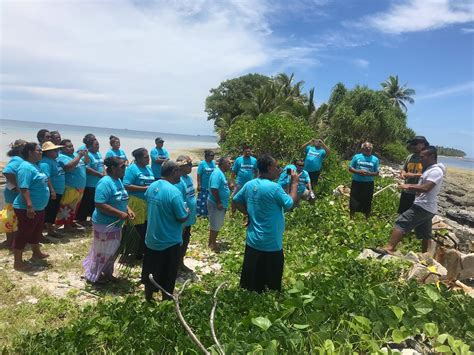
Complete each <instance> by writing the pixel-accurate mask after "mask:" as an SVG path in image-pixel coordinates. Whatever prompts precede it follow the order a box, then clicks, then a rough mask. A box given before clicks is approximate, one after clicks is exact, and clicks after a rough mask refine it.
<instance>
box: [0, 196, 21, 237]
mask: <svg viewBox="0 0 474 355" xmlns="http://www.w3.org/2000/svg"><path fill="white" fill-rule="evenodd" d="M17 230H18V218H17V217H16V214H15V210H14V209H13V204H11V203H6V204H5V206H4V207H3V210H1V211H0V233H13V232H16V231H17Z"/></svg>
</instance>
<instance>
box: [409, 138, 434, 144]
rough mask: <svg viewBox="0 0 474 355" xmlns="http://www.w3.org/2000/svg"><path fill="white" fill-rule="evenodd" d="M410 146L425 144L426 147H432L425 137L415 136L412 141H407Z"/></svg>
mask: <svg viewBox="0 0 474 355" xmlns="http://www.w3.org/2000/svg"><path fill="white" fill-rule="evenodd" d="M407 143H408V144H416V143H425V145H430V143H428V141H427V140H426V138H425V136H415V137H414V138H412V139H409V140H408V141H407Z"/></svg>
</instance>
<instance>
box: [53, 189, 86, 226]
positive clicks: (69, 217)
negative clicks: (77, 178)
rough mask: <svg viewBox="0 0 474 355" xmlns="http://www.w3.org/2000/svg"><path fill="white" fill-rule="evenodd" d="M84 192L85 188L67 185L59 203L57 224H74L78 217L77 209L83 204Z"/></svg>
mask: <svg viewBox="0 0 474 355" xmlns="http://www.w3.org/2000/svg"><path fill="white" fill-rule="evenodd" d="M83 194H84V189H77V188H75V187H71V186H66V189H65V190H64V193H63V196H62V197H61V202H60V203H59V210H58V213H57V215H56V222H55V224H57V225H63V224H72V222H73V221H74V219H76V214H77V210H78V209H79V205H80V204H81V200H82V195H83Z"/></svg>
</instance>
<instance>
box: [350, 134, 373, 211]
mask: <svg viewBox="0 0 474 355" xmlns="http://www.w3.org/2000/svg"><path fill="white" fill-rule="evenodd" d="M361 148H362V153H359V154H356V155H354V157H353V158H352V160H351V162H350V164H349V171H350V172H351V173H352V184H351V196H350V201H349V211H350V216H351V218H352V217H354V213H355V212H362V213H364V214H365V217H366V218H369V216H370V212H371V210H372V197H373V195H374V177H375V176H378V175H379V164H380V163H379V159H378V158H377V157H376V156H375V155H372V149H373V145H372V143H370V142H364V143H362V146H361Z"/></svg>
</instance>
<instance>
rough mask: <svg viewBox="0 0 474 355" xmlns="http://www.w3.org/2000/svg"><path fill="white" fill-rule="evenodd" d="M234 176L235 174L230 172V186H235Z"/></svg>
mask: <svg viewBox="0 0 474 355" xmlns="http://www.w3.org/2000/svg"><path fill="white" fill-rule="evenodd" d="M236 175H237V174H236V173H235V172H234V171H232V172H231V173H230V183H231V184H232V185H233V184H235V176H236Z"/></svg>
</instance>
